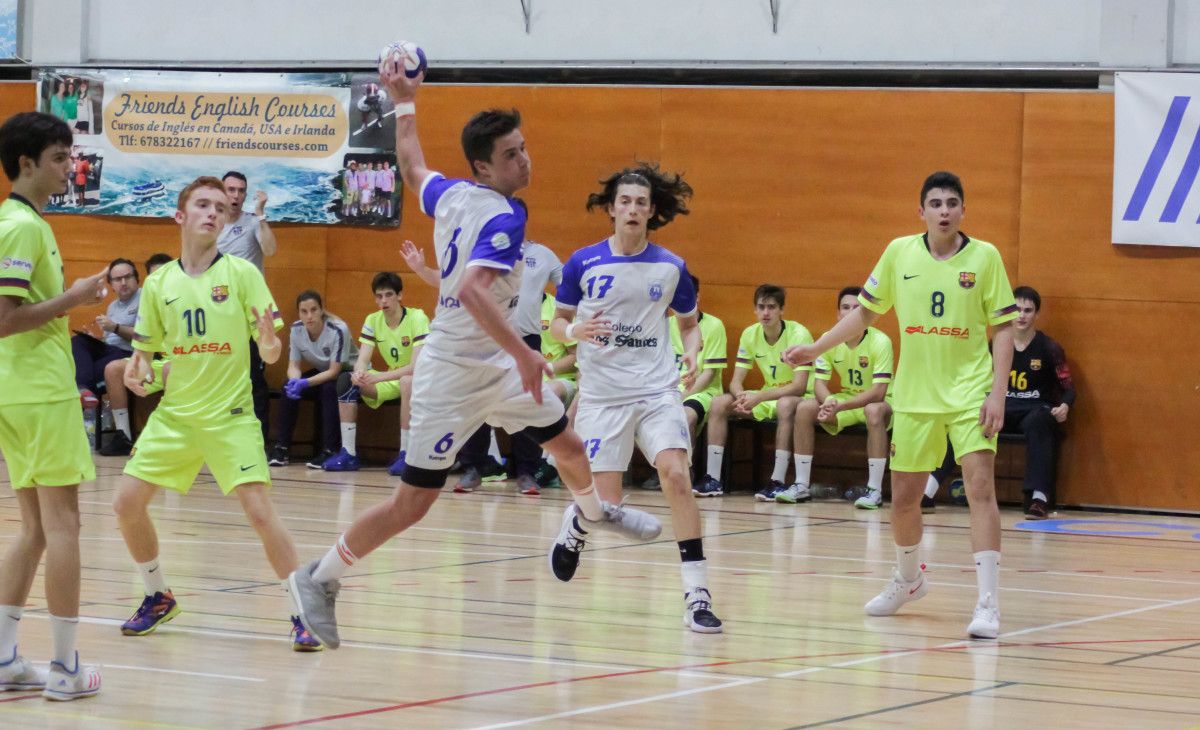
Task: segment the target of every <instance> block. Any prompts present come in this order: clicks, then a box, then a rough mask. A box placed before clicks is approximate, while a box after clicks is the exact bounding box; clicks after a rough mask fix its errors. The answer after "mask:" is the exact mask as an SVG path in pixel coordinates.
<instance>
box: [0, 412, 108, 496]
mask: <svg viewBox="0 0 1200 730" xmlns="http://www.w3.org/2000/svg"><path fill="white" fill-rule="evenodd" d="M0 453H3V454H4V461H5V462H6V463H7V465H8V480H9V482H11V483H12V488H13V489H24V488H26V487H66V486H72V485H75V484H79V483H80V482H87V481H91V480H93V479H95V478H96V467H95V466H94V465H93V464H92V449H91V446H90V445H89V444H88V438H87V433H86V432H85V431H84V430H83V409H82V408H81V407H80V405H79V399H78V398H71V399H69V400H60V401H54V402H53V403H28V404H22V405H11V406H3V405H0Z"/></svg>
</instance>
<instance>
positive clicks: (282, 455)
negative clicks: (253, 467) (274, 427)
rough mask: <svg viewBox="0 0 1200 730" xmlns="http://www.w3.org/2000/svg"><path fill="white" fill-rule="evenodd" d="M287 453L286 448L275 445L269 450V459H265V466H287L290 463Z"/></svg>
mask: <svg viewBox="0 0 1200 730" xmlns="http://www.w3.org/2000/svg"><path fill="white" fill-rule="evenodd" d="M289 451H290V449H288V447H286V446H281V445H280V444H275V446H274V447H273V448H272V449H271V458H269V459H267V466H287V465H288V464H290V463H292V459H291V455H290V454H289V453H288V452H289Z"/></svg>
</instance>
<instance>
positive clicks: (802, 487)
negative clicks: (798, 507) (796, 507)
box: [775, 482, 812, 504]
mask: <svg viewBox="0 0 1200 730" xmlns="http://www.w3.org/2000/svg"><path fill="white" fill-rule="evenodd" d="M810 499H812V493H811V492H809V490H808V485H807V484H801V483H800V482H796V483H795V484H791V485H789V486H788V488H787V489H785V490H783V491H782V492H780V493H779V494H776V495H775V501H776V502H782V503H783V504H796V503H798V502H807V501H808V500H810Z"/></svg>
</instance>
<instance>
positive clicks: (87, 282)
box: [0, 266, 108, 337]
mask: <svg viewBox="0 0 1200 730" xmlns="http://www.w3.org/2000/svg"><path fill="white" fill-rule="evenodd" d="M107 278H108V267H107V266H106V267H104V270H103V271H101V272H100V273H98V274H92V275H91V276H85V277H84V278H82V279H76V280H75V283H74V284H72V285H71V288H70V289H67V290H66V291H65V292H63V293H62V294H59V295H58V296H56V297H53V298H52V299H47V300H46V301H44V302H34V303H28V302H26V303H22V300H21V299H19V298H17V297H14V296H0V337H8V336H9V335H15V334H19V333H21V332H28V331H30V330H35V329H37V328H38V327H41V326H42V325H44V324H46V323H47V322H49V321H51V320H53V319H55V318H57V317H61V316H63V315H64V314H66V313H67V312H68V311H69V310H71V309H74V308H75V307H79V306H86V305H90V304H98V303H99V302H102V301H104V297H106V296H107V295H108V289H107V288H106V287H105V286H104V282H105V281H106V280H107Z"/></svg>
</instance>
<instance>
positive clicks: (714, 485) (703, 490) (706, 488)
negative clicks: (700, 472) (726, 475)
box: [692, 474, 725, 497]
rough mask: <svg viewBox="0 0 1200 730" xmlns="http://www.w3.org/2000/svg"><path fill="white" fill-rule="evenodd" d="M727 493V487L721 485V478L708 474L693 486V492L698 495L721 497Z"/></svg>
mask: <svg viewBox="0 0 1200 730" xmlns="http://www.w3.org/2000/svg"><path fill="white" fill-rule="evenodd" d="M724 493H725V487H724V486H722V485H721V480H719V479H713V478H712V477H711V476H709V475H708V474H705V475H704V478H703V479H701V480H700V481H699V482H696V484H695V485H694V486H693V487H692V494H694V495H696V496H697V497H720V496H721V495H722V494H724Z"/></svg>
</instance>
